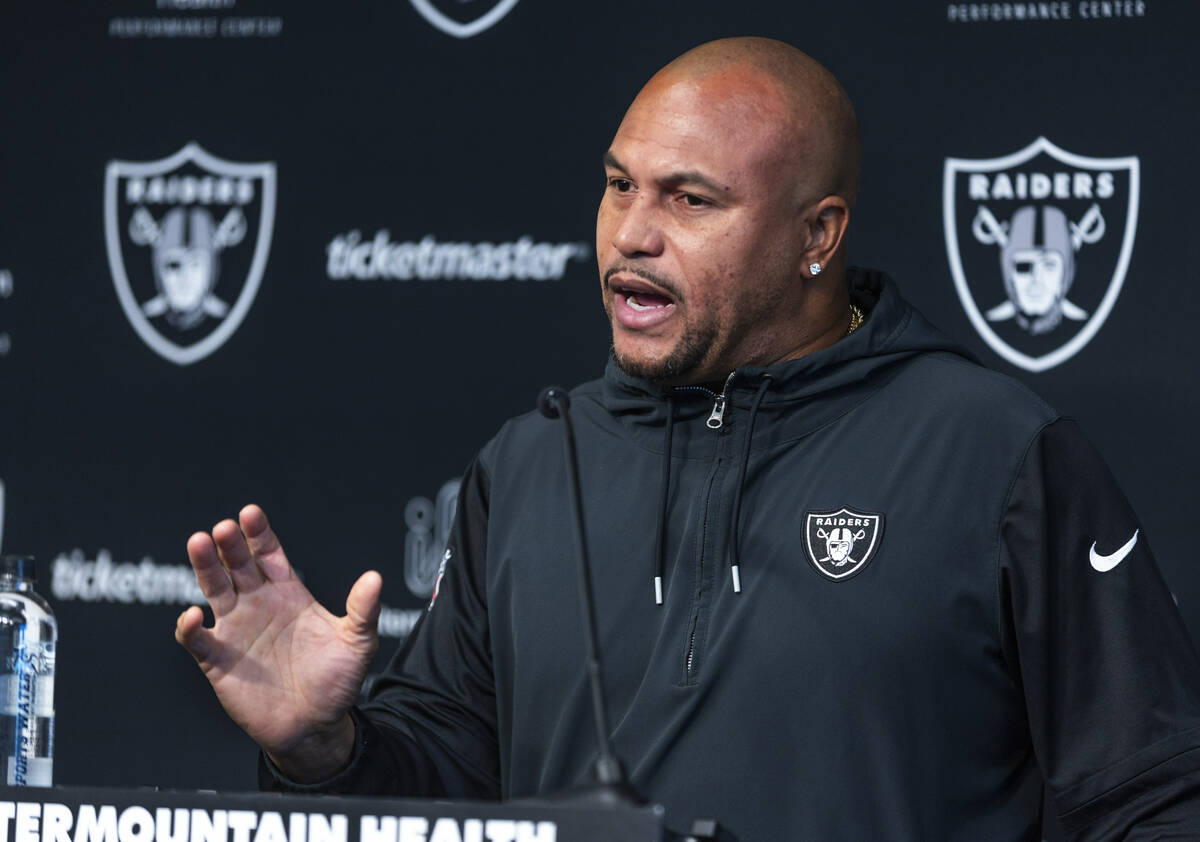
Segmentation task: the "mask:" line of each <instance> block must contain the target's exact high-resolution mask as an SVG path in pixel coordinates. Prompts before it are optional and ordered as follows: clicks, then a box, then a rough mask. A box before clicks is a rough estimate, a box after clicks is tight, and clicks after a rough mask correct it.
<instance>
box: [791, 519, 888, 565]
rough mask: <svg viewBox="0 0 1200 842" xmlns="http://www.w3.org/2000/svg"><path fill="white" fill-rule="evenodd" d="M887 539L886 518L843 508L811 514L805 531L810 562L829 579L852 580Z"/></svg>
mask: <svg viewBox="0 0 1200 842" xmlns="http://www.w3.org/2000/svg"><path fill="white" fill-rule="evenodd" d="M882 537H883V515H877V514H871V513H868V512H856V511H854V510H853V509H847V508H841V509H838V510H837V511H836V512H809V513H808V516H807V518H806V526H805V530H804V540H805V549H807V550H808V560H809V561H811V562H812V565H813V567H815V568H817V572H818V573H820V574H821V575H822V576H825V577H826V578H828V579H833V580H834V581H839V580H841V579H848V578H850V577H851V576H853V575H854V574H855V573H858V572H859V571H860V570H862V569H863V568H864V567H866V566H867V562H869V561H870V560H871V558H872V557H873V556H874V555H875V550H877V549H878V548H879V541H880V538H882Z"/></svg>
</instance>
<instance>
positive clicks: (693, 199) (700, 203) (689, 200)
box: [683, 193, 708, 208]
mask: <svg viewBox="0 0 1200 842" xmlns="http://www.w3.org/2000/svg"><path fill="white" fill-rule="evenodd" d="M683 202H684V204H685V205H687V206H688V207H689V208H702V207H704V206H705V205H707V204H708V200H707V199H702V198H700V197H699V196H693V195H692V194H691V193H684V194H683Z"/></svg>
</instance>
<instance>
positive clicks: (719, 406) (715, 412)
mask: <svg viewBox="0 0 1200 842" xmlns="http://www.w3.org/2000/svg"><path fill="white" fill-rule="evenodd" d="M724 423H725V395H723V394H722V395H717V399H716V401H715V402H714V403H713V408H712V414H711V415H709V416H708V428H709V429H710V430H719V429H721V425H722V424H724Z"/></svg>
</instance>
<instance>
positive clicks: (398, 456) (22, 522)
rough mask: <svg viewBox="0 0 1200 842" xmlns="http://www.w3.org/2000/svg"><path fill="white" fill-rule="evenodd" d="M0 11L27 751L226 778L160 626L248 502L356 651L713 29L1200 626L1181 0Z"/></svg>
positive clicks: (560, 303) (167, 776) (559, 325)
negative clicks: (363, 608) (629, 123)
mask: <svg viewBox="0 0 1200 842" xmlns="http://www.w3.org/2000/svg"><path fill="white" fill-rule="evenodd" d="M0 15H2V21H0V51H2V53H3V55H4V68H5V69H4V71H3V72H4V84H3V86H2V88H0V114H2V118H0V119H2V120H3V128H4V131H3V142H2V144H0V149H2V154H3V163H2V165H0V187H2V189H3V200H2V201H0V378H2V382H3V393H2V394H3V395H4V397H5V400H4V403H3V408H2V410H0V436H2V439H0V440H2V441H3V444H4V446H3V448H2V450H0V483H2V484H0V530H2V531H0V540H2V542H3V549H4V550H6V551H10V552H16V551H20V552H31V553H35V554H36V555H37V556H38V558H39V563H40V565H41V568H40V569H41V576H42V582H41V590H42V592H43V593H45V594H46V595H47V597H48V598H49V599H50V600H51V601H52V602H53V604H54V606H55V608H56V610H57V612H58V615H59V618H60V621H61V637H62V643H61V647H60V660H59V675H60V678H59V692H58V751H57V762H56V770H55V771H56V778H57V780H58V781H60V782H62V783H78V784H87V783H96V782H99V781H101V780H103V781H104V782H106V783H111V784H121V785H141V784H153V785H160V786H174V787H206V788H239V787H251V786H253V782H254V775H253V770H254V763H253V753H252V746H251V745H250V744H249V742H248V740H247V739H246V738H245V737H244V736H242V735H241V734H240V732H238V731H237V730H236V729H235V728H234V726H232V725H231V724H229V723H228V722H227V721H226V720H225V718H224V716H223V714H222V713H221V712H220V711H219V709H218V706H217V703H216V701H215V700H214V698H213V696H212V694H211V693H210V691H209V690H208V687H207V684H206V682H205V680H204V679H203V677H202V676H201V675H200V673H199V671H198V670H197V669H196V668H195V666H194V665H193V663H192V662H191V659H190V658H189V657H188V656H187V654H186V653H185V652H184V651H183V650H182V649H180V648H179V647H177V646H176V644H175V642H174V640H173V637H172V631H173V624H174V620H175V617H176V615H177V614H178V612H179V611H180V610H182V609H183V607H185V606H186V605H188V604H190V603H192V602H193V601H196V600H198V599H199V598H200V597H199V594H198V592H197V591H196V588H195V584H194V581H193V579H192V577H191V575H190V572H189V570H188V568H187V567H186V558H185V555H184V543H185V541H186V539H187V537H188V535H189V534H190V533H191V532H193V531H195V530H197V529H203V528H207V527H209V526H210V525H211V524H213V523H215V522H216V521H217V520H218V519H220V518H222V517H226V516H230V515H232V514H234V513H236V511H237V510H238V508H239V507H240V506H241V505H242V504H244V503H246V502H250V501H253V502H257V503H260V504H262V505H263V506H264V508H265V509H266V510H267V512H268V514H269V515H270V516H271V517H272V519H273V521H274V523H275V526H276V528H277V531H278V532H279V534H280V535H281V537H282V539H283V540H284V542H285V546H286V547H288V548H289V550H290V553H291V556H292V558H293V561H294V563H295V564H296V566H297V567H298V568H299V569H300V570H301V571H302V573H303V575H304V577H305V579H306V581H307V583H308V584H309V585H310V586H311V588H312V589H313V591H314V592H315V593H316V594H317V596H318V597H319V598H320V599H322V600H323V601H324V602H325V603H326V604H327V605H329V606H330V607H333V608H337V607H338V606H340V605H341V602H342V600H343V599H344V595H345V592H346V591H347V589H348V587H349V585H350V584H351V582H352V581H353V580H354V579H355V578H356V577H357V575H358V574H359V573H360V571H362V570H363V569H365V568H368V567H376V568H378V569H380V570H382V571H383V572H384V574H385V586H384V588H385V589H384V601H385V603H386V607H385V609H384V612H383V616H382V618H381V621H380V629H381V632H382V633H383V635H384V642H383V647H382V648H383V652H382V653H381V655H380V660H379V662H378V664H377V667H378V666H381V665H382V662H383V658H384V657H385V656H386V654H387V653H388V652H390V651H391V650H392V649H394V646H395V644H396V643H397V642H398V641H399V640H400V639H402V638H403V637H404V636H405V634H407V632H408V631H409V629H410V628H411V626H412V624H413V623H414V622H415V620H416V617H417V616H418V615H419V612H420V610H421V608H422V606H423V605H424V604H425V602H426V601H427V599H428V596H429V593H430V591H431V589H432V587H433V578H434V576H435V575H436V570H437V565H438V562H439V560H440V555H441V544H442V542H443V540H444V538H445V535H446V532H447V530H448V528H449V521H450V518H451V517H452V515H453V507H454V495H455V490H456V484H455V483H456V477H458V476H459V475H460V473H461V471H462V469H463V468H464V466H465V465H466V464H467V462H468V461H469V459H470V458H471V456H472V454H473V453H474V452H475V450H476V449H477V448H478V447H479V446H480V445H481V443H482V442H483V441H485V440H486V439H487V438H488V437H489V436H490V435H491V434H492V433H493V432H494V431H495V430H496V428H497V427H498V426H499V424H500V423H501V422H502V421H503V420H504V419H506V418H508V417H509V416H511V415H513V414H516V413H520V412H524V411H526V410H528V409H529V408H531V407H532V405H533V402H534V398H535V396H536V394H537V392H538V390H539V388H540V387H541V386H543V385H545V384H547V383H551V382H557V383H565V384H573V383H577V382H580V381H582V380H585V379H590V378H592V377H594V376H597V375H598V373H599V372H600V371H601V369H602V367H603V365H604V362H605V358H606V354H607V347H608V338H607V333H608V331H607V326H606V322H605V320H604V317H603V313H602V309H601V306H600V299H599V295H598V283H597V277H596V275H597V273H596V268H595V264H594V245H593V227H594V217H595V210H596V206H597V203H598V201H599V198H600V192H601V188H602V184H603V173H602V168H601V162H600V156H601V153H602V152H603V151H604V150H605V148H606V146H607V144H608V142H609V140H610V139H611V137H612V134H613V132H614V131H615V129H616V126H617V124H618V122H619V120H620V118H621V115H622V113H623V111H624V108H625V106H626V105H627V104H628V102H629V101H630V100H631V99H632V97H633V95H634V94H635V93H636V92H637V90H638V88H639V87H640V85H641V83H642V82H643V81H644V80H645V79H646V78H648V77H649V75H650V74H651V73H652V72H653V71H654V70H655V69H657V68H658V67H659V66H661V65H662V64H663V63H665V62H666V61H668V60H669V59H670V58H672V57H674V56H675V55H677V54H678V53H680V52H682V51H683V50H685V49H686V48H688V47H690V46H692V45H694V44H696V43H699V42H701V41H705V40H708V39H711V38H714V37H719V36H723V35H732V34H763V35H771V36H774V37H777V38H781V39H784V40H787V41H790V42H792V43H794V44H796V45H798V46H800V47H801V48H803V49H804V50H806V51H808V52H809V53H811V54H812V55H813V56H814V57H816V58H817V59H819V60H820V61H822V62H823V63H825V64H826V65H827V66H828V67H830V68H831V69H832V70H833V72H834V73H835V74H836V75H837V76H838V77H839V78H840V79H841V80H842V81H843V83H844V84H845V86H846V88H847V89H848V90H849V93H850V95H851V97H852V99H853V100H854V102H855V104H856V106H857V109H858V113H859V117H860V120H861V123H862V128H863V136H864V169H865V175H864V180H863V189H862V194H861V199H860V203H859V207H858V210H857V212H856V215H855V219H854V223H853V227H852V241H851V257H852V261H853V262H855V263H859V264H864V265H873V266H879V267H881V268H885V269H887V270H888V271H889V272H890V273H891V274H892V275H893V276H894V277H895V278H896V280H897V282H898V284H899V285H900V287H901V289H902V290H903V292H904V293H905V295H906V296H908V297H909V298H910V299H912V300H913V301H914V302H915V303H916V304H917V305H918V306H919V307H921V308H922V309H923V310H924V311H925V312H926V313H927V314H928V315H929V316H930V318H931V319H932V320H933V321H935V322H936V323H937V324H939V325H940V326H941V327H942V328H943V329H945V330H946V331H948V332H949V333H950V334H952V335H953V336H954V337H955V338H957V339H958V340H960V341H961V342H963V343H964V344H966V345H967V346H968V347H970V348H971V349H972V350H973V351H975V352H976V353H977V354H978V355H979V356H980V357H981V358H982V359H983V360H984V361H985V362H986V363H987V364H988V365H991V366H993V367H995V368H997V369H999V370H1001V371H1003V372H1006V373H1008V374H1011V375H1014V376H1016V377H1018V378H1019V379H1021V380H1023V381H1024V382H1026V383H1028V384H1029V385H1030V386H1031V387H1032V388H1033V389H1034V390H1036V391H1037V392H1039V393H1040V394H1042V395H1043V396H1044V397H1046V398H1047V399H1048V400H1049V401H1050V402H1051V403H1053V404H1054V405H1055V406H1057V407H1058V408H1059V409H1060V410H1062V411H1064V412H1066V413H1068V414H1071V415H1073V416H1075V417H1077V418H1078V419H1079V420H1080V421H1081V422H1082V424H1083V426H1084V428H1085V430H1086V431H1087V432H1088V433H1089V435H1090V436H1091V438H1092V439H1093V440H1094V441H1095V442H1096V443H1097V445H1098V446H1099V448H1100V449H1101V451H1102V452H1103V453H1104V454H1105V455H1106V457H1107V459H1108V460H1109V462H1110V464H1111V465H1112V468H1113V470H1114V472H1115V473H1116V475H1117V477H1118V478H1119V480H1120V481H1121V482H1122V484H1123V486H1124V488H1125V489H1126V491H1127V493H1128V494H1129V496H1130V497H1131V498H1132V501H1133V503H1134V505H1135V507H1136V508H1137V510H1138V512H1139V513H1140V516H1141V518H1142V519H1143V521H1144V526H1145V531H1146V534H1147V536H1148V537H1149V539H1150V540H1151V542H1152V543H1153V546H1154V549H1155V551H1156V552H1157V555H1158V557H1159V559H1160V562H1161V566H1162V568H1163V571H1164V574H1165V575H1166V577H1167V580H1168V582H1169V584H1170V585H1171V587H1172V589H1173V590H1174V592H1175V594H1176V596H1177V599H1178V602H1179V605H1180V608H1181V609H1182V611H1183V614H1184V616H1185V617H1186V619H1187V621H1188V623H1189V625H1190V628H1191V629H1192V631H1193V633H1197V632H1200V570H1198V569H1197V567H1196V565H1195V563H1194V560H1195V556H1196V551H1195V544H1196V536H1195V533H1194V532H1193V526H1195V522H1196V517H1195V514H1194V510H1195V507H1196V504H1197V498H1198V492H1200V479H1197V475H1198V471H1197V468H1198V466H1200V464H1198V463H1200V460H1198V456H1200V444H1198V443H1197V436H1196V435H1195V432H1194V431H1195V429H1196V427H1197V424H1198V423H1200V399H1198V397H1197V392H1196V389H1195V376H1194V374H1193V367H1194V364H1195V363H1196V361H1197V359H1200V355H1198V353H1197V352H1198V350H1200V334H1198V333H1197V331H1195V330H1194V329H1193V322H1194V321H1196V318H1197V316H1200V287H1198V286H1197V284H1196V278H1195V276H1196V266H1197V263H1198V259H1197V258H1198V256H1197V249H1198V243H1200V238H1198V237H1197V236H1196V234H1195V232H1194V231H1192V226H1193V225H1195V224H1197V221H1198V220H1200V215H1198V214H1197V212H1196V210H1195V207H1194V202H1195V197H1196V196H1197V193H1198V189H1197V188H1198V178H1197V165H1196V160H1195V152H1194V150H1195V141H1194V138H1195V137H1196V136H1197V128H1198V126H1197V108H1196V104H1197V101H1198V98H1197V93H1198V91H1197V88H1198V83H1197V68H1196V59H1195V49H1194V45H1193V43H1192V41H1193V38H1194V34H1195V32H1196V31H1197V27H1198V25H1200V11H1198V9H1197V7H1196V6H1195V4H1192V3H1182V2H1167V0H1053V2H1023V3H1016V2H1013V3H1009V2H1001V3H995V2H993V3H945V2H934V0H898V2H865V0H864V2H853V1H852V0H846V2H841V3H836V4H830V3H815V2H784V0H745V2H740V3H736V4H731V3H727V2H723V1H722V0H692V2H689V3H686V4H683V3H669V2H646V1H645V0H637V1H636V2H635V0H606V2H603V3H600V2H587V0H579V1H578V2H552V0H357V2H356V1H355V0H351V2H346V3H297V2H285V1H284V0H101V1H100V2H93V3H87V4H76V3H63V2H54V1H53V0H40V1H39V2H34V0H13V2H9V3H6V4H5V6H4V10H3V12H2V13H0ZM1021 250H1023V251H1022V253H1024V254H1025V255H1026V257H1027V258H1028V259H1027V260H1026V259H1024V258H1023V259H1022V261H1018V262H1017V263H1016V264H1013V263H1012V262H1011V261H1010V262H1009V263H1008V264H1006V263H1004V262H1003V261H1002V258H1003V257H1005V256H1006V255H1012V254H1013V253H1014V252H1015V251H1021ZM1005 265H1017V267H1018V268H1017V269H1016V270H1013V271H1007V272H1006V270H1005V269H1004V268H1003V267H1004V266H1005ZM1047 283H1048V284H1050V286H1051V287H1052V288H1054V289H1062V288H1065V290H1066V292H1065V295H1054V294H1050V295H1049V296H1047V294H1046V293H1045V289H1046V284H1047ZM1030 312H1034V313H1038V314H1039V315H1037V316H1034V317H1030V316H1027V315H1025V314H1026V313H1030ZM935 537H936V536H931V539H935Z"/></svg>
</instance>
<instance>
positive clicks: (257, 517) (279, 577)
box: [238, 503, 292, 582]
mask: <svg viewBox="0 0 1200 842" xmlns="http://www.w3.org/2000/svg"><path fill="white" fill-rule="evenodd" d="M238 522H239V523H240V524H241V527H242V534H243V535H245V536H246V544H247V545H248V546H249V547H250V552H251V553H253V554H254V557H255V559H256V560H257V561H258V566H259V569H260V570H261V571H262V573H263V575H264V576H266V577H267V578H268V579H270V580H271V581H273V582H281V581H283V580H284V579H287V578H289V577H290V576H291V575H292V570H291V566H290V565H289V564H288V560H287V556H285V555H284V553H283V548H282V547H281V546H280V545H279V538H277V537H276V536H275V532H274V531H273V530H272V529H271V524H270V523H268V522H267V515H266V513H265V512H263V510H262V509H261V508H260V507H258V506H256V505H254V504H253V503H252V504H250V505H249V506H246V507H245V508H243V509H242V510H241V512H239V513H238Z"/></svg>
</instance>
